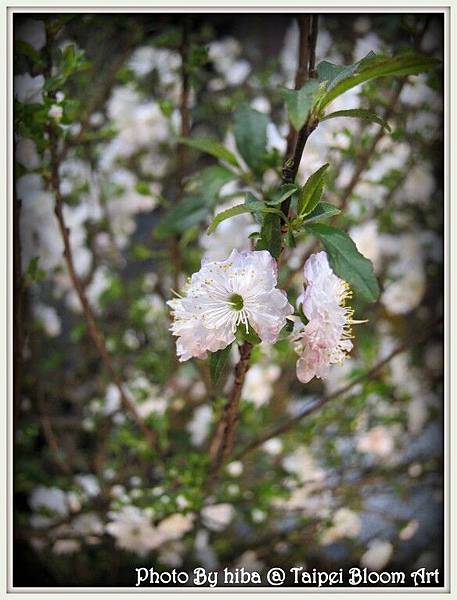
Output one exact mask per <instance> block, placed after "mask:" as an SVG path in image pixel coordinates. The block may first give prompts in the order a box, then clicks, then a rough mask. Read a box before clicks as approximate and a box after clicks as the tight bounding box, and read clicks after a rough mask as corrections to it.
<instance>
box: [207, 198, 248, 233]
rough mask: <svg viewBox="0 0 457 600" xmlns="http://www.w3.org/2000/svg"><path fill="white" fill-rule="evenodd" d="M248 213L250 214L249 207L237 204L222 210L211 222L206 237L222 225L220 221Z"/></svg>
mask: <svg viewBox="0 0 457 600" xmlns="http://www.w3.org/2000/svg"><path fill="white" fill-rule="evenodd" d="M248 212H251V209H250V208H249V206H246V204H237V205H236V206H232V208H228V209H227V210H223V211H222V212H220V213H218V214H217V215H216V216H215V217H214V219H213V222H212V223H211V225H210V226H209V227H208V235H211V234H212V233H213V232H214V231H215V230H216V228H217V226H218V225H219V223H222V221H225V220H226V219H230V218H231V217H236V216H237V215H242V214H243V213H248Z"/></svg>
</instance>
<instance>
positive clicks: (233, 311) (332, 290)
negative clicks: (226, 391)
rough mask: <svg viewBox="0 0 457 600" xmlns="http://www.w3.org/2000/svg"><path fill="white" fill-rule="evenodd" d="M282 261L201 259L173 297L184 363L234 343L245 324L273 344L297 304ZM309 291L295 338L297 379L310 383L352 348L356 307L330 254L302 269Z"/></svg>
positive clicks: (253, 256) (247, 255)
mask: <svg viewBox="0 0 457 600" xmlns="http://www.w3.org/2000/svg"><path fill="white" fill-rule="evenodd" d="M276 270H277V268H276V262H275V261H274V259H273V257H272V256H271V255H270V253H269V252H267V251H257V252H238V251H237V250H233V251H232V253H231V254H230V257H229V258H228V259H226V260H221V261H209V260H205V259H204V260H203V261H202V267H201V269H200V271H199V272H198V273H195V274H194V275H193V276H192V278H191V280H190V283H189V284H188V286H187V289H186V294H185V296H183V297H180V298H176V299H173V300H170V301H169V302H168V304H169V305H170V306H171V308H172V314H173V317H174V322H173V324H172V326H171V331H172V332H173V334H174V335H176V336H177V337H178V342H177V353H178V356H179V358H180V360H181V361H185V360H188V359H190V358H192V357H197V358H205V357H206V354H207V351H210V352H216V351H217V350H221V349H223V348H226V347H227V346H228V345H229V344H231V343H232V342H233V341H234V340H235V335H236V332H237V330H238V328H239V327H241V328H242V329H244V330H245V331H246V333H249V330H250V328H251V329H254V331H255V333H256V334H257V335H258V336H259V338H260V339H261V340H262V341H265V342H270V343H274V342H275V341H277V339H278V335H279V332H280V331H281V329H282V328H283V327H284V325H285V323H286V318H287V317H289V316H290V315H291V314H292V306H291V305H290V304H289V303H288V301H287V296H286V294H285V292H283V291H282V290H278V289H277V288H276V283H277V275H276ZM304 277H305V283H306V290H305V291H304V293H303V294H302V295H301V296H300V297H299V298H298V300H297V304H298V306H299V308H300V307H301V311H302V314H303V316H304V317H305V320H306V325H304V324H303V323H302V322H301V323H300V325H299V326H298V327H296V329H295V332H294V334H293V336H292V342H293V343H294V348H295V351H296V352H297V354H298V355H299V359H298V361H297V377H298V379H299V380H300V381H302V382H303V383H308V382H309V381H310V380H311V379H312V378H313V377H319V378H322V377H325V375H326V374H327V372H328V368H329V366H330V365H332V364H335V363H341V362H342V361H343V360H344V359H345V358H346V356H347V355H348V353H349V352H350V351H351V349H352V342H351V324H352V323H354V321H353V320H352V315H353V310H352V309H351V308H350V307H348V306H346V300H347V298H350V297H351V291H350V289H349V286H348V284H347V283H346V282H345V281H343V280H342V279H340V278H339V277H337V276H336V275H335V274H334V273H333V271H332V269H331V267H330V265H329V263H328V259H327V254H326V253H325V252H319V253H318V254H313V255H312V256H310V258H309V259H308V260H307V261H306V264H305V268H304Z"/></svg>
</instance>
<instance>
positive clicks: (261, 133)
mask: <svg viewBox="0 0 457 600" xmlns="http://www.w3.org/2000/svg"><path fill="white" fill-rule="evenodd" d="M267 125H268V117H267V116H266V115H265V114H264V113H261V112H259V111H258V110H254V109H253V108H251V107H250V106H249V105H248V104H242V105H241V106H240V107H239V108H238V110H237V111H236V112H235V116H234V127H233V133H234V135H235V142H236V147H237V148H238V152H239V153H240V154H241V156H242V157H243V159H244V160H245V161H246V164H247V165H248V167H249V168H250V169H251V170H252V171H253V173H255V174H256V175H259V174H261V173H262V172H263V167H264V165H265V158H266V155H267Z"/></svg>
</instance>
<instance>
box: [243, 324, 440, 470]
mask: <svg viewBox="0 0 457 600" xmlns="http://www.w3.org/2000/svg"><path fill="white" fill-rule="evenodd" d="M441 323H442V317H440V318H438V319H437V320H436V321H434V322H433V323H432V324H431V325H430V326H429V327H428V328H427V329H425V330H424V331H422V333H421V334H420V335H417V336H413V337H412V338H411V339H409V340H407V341H405V342H403V343H402V344H400V345H399V346H397V348H395V349H394V350H392V352H391V353H390V354H388V355H387V356H386V357H385V358H384V359H383V360H381V361H380V362H379V363H378V364H376V365H375V366H374V367H372V368H371V369H370V370H369V371H367V372H366V373H363V374H361V375H359V377H356V378H355V379H353V380H352V381H350V382H349V383H347V384H346V385H345V386H343V387H341V388H340V389H339V390H336V391H335V392H333V393H332V394H329V395H328V396H323V397H322V398H321V399H320V400H317V401H316V402H312V403H310V404H308V405H307V406H306V407H305V408H304V409H303V410H302V411H301V412H300V413H299V414H298V415H295V416H294V417H291V418H290V419H287V420H286V421H285V422H284V423H282V424H281V425H278V426H277V427H275V428H273V429H271V430H270V431H269V432H267V433H265V434H264V435H263V436H260V437H258V438H257V439H255V440H253V441H252V442H250V443H249V444H248V445H247V446H245V447H244V448H243V449H242V450H240V452H238V454H236V455H235V457H234V460H240V459H241V458H244V456H246V454H249V453H250V452H252V451H253V450H255V449H256V448H258V447H259V446H261V445H262V444H264V443H265V442H266V441H268V440H270V439H271V438H274V437H277V436H279V435H282V434H284V433H286V432H288V431H290V430H291V429H292V428H293V427H294V426H295V425H297V424H298V423H299V422H300V421H301V420H302V419H304V418H305V417H307V416H308V415H310V414H311V413H314V412H316V411H317V410H319V409H320V408H322V407H323V406H325V405H326V404H327V403H328V402H330V401H331V400H334V399H335V398H339V397H341V396H344V395H345V394H346V393H347V392H349V391H350V390H351V389H352V388H353V387H354V386H356V385H357V384H359V383H362V382H364V381H369V380H370V379H372V378H374V377H375V376H376V375H377V374H378V373H379V371H381V369H383V368H384V367H385V366H386V365H387V364H388V363H389V362H390V361H391V360H392V359H393V358H395V356H397V355H398V354H401V353H403V352H405V351H406V350H408V349H409V348H411V347H412V346H415V345H417V344H419V343H423V342H424V341H425V340H427V339H428V338H430V337H431V336H433V335H434V334H435V333H436V329H437V327H438V326H439V325H440V324H441Z"/></svg>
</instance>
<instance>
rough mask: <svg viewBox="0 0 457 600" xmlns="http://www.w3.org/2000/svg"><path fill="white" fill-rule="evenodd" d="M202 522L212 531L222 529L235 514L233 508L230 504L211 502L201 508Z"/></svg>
mask: <svg viewBox="0 0 457 600" xmlns="http://www.w3.org/2000/svg"><path fill="white" fill-rule="evenodd" d="M201 516H202V518H203V523H204V524H205V526H206V527H208V529H211V530H212V531H222V530H223V529H225V528H226V527H227V525H228V524H229V523H230V521H231V520H232V519H233V517H234V516H235V509H234V508H233V506H232V505H231V504H227V503H223V504H213V505H212V506H205V507H204V508H202V511H201Z"/></svg>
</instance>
